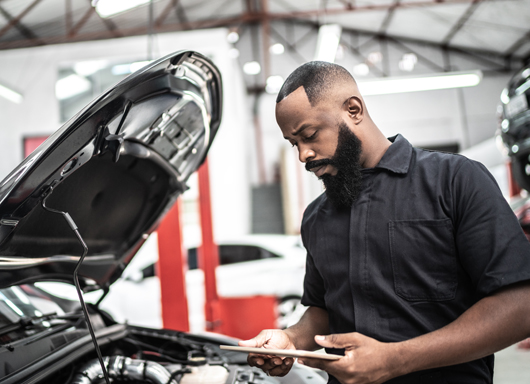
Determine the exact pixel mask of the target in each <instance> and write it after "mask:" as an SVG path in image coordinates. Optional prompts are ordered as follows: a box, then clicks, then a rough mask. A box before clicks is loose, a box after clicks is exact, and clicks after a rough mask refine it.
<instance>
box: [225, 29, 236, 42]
mask: <svg viewBox="0 0 530 384" xmlns="http://www.w3.org/2000/svg"><path fill="white" fill-rule="evenodd" d="M226 40H227V41H228V42H229V43H232V44H234V43H237V42H238V41H239V33H237V32H236V31H232V32H230V33H229V34H228V35H226Z"/></svg>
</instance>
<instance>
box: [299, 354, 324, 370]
mask: <svg viewBox="0 0 530 384" xmlns="http://www.w3.org/2000/svg"><path fill="white" fill-rule="evenodd" d="M298 362H299V363H300V364H303V365H307V366H308V367H312V368H318V369H321V370H323V371H325V370H326V366H327V363H328V362H327V361H325V360H322V359H310V358H307V357H304V358H303V359H300V358H298Z"/></svg>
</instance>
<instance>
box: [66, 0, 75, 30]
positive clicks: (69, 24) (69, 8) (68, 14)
mask: <svg viewBox="0 0 530 384" xmlns="http://www.w3.org/2000/svg"><path fill="white" fill-rule="evenodd" d="M72 17H73V15H72V0H65V2H64V19H65V20H64V21H65V25H66V35H67V36H68V35H69V34H70V31H71V30H72V26H73V25H74V23H73V19H72Z"/></svg>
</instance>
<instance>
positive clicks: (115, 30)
mask: <svg viewBox="0 0 530 384" xmlns="http://www.w3.org/2000/svg"><path fill="white" fill-rule="evenodd" d="M87 1H88V3H89V4H90V7H92V1H91V0H87ZM94 9H95V7H94ZM96 14H97V15H98V18H99V19H100V20H101V21H102V22H103V24H105V27H106V28H107V29H108V30H109V32H110V33H111V34H112V35H113V36H112V37H122V36H123V35H122V34H121V33H120V32H119V30H118V27H117V26H116V24H115V23H114V21H112V20H111V19H107V18H105V17H101V16H100V15H99V13H97V12H96Z"/></svg>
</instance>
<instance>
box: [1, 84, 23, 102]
mask: <svg viewBox="0 0 530 384" xmlns="http://www.w3.org/2000/svg"><path fill="white" fill-rule="evenodd" d="M0 96H2V97H3V98H4V99H7V100H9V101H12V102H13V103H17V104H20V103H22V100H23V99H24V97H23V96H22V95H21V94H20V93H18V92H16V91H13V90H12V89H11V88H8V87H6V86H5V85H1V84H0Z"/></svg>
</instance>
